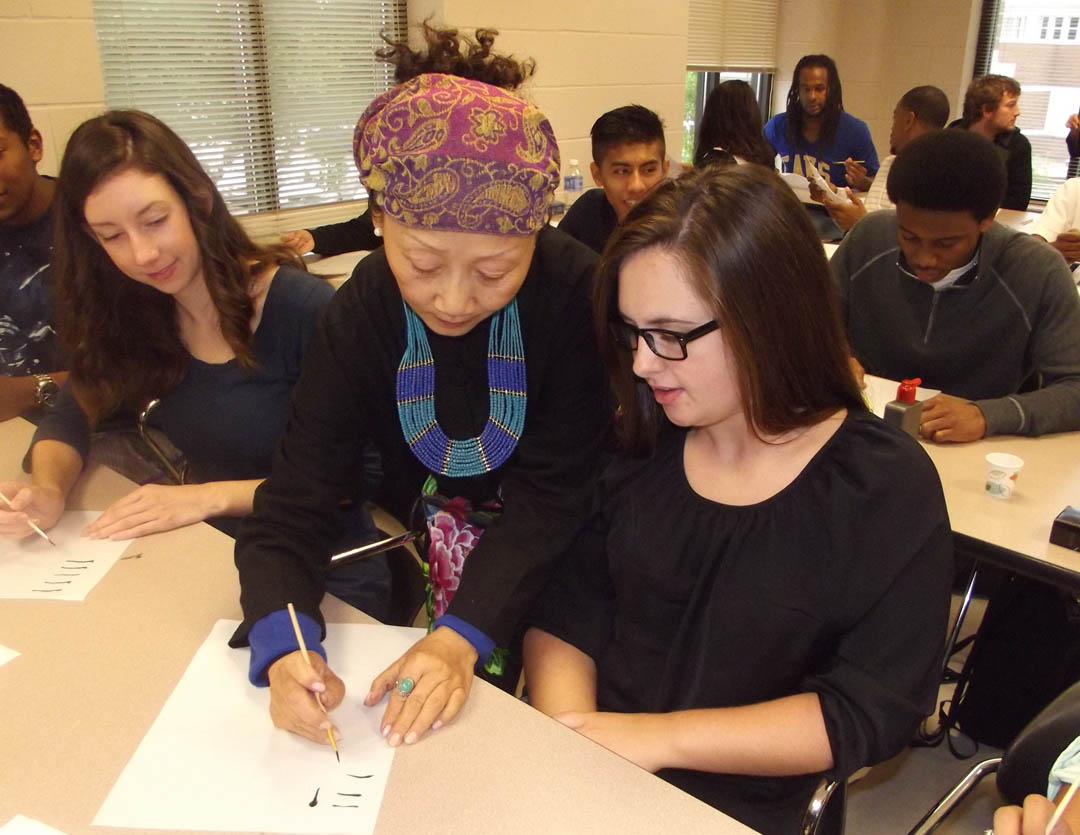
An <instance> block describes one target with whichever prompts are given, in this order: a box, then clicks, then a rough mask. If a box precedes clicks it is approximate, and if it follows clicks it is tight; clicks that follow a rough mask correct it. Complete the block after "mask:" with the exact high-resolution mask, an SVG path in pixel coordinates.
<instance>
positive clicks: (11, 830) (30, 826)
mask: <svg viewBox="0 0 1080 835" xmlns="http://www.w3.org/2000/svg"><path fill="white" fill-rule="evenodd" d="M0 835H64V833H63V832H61V831H60V830H59V829H53V828H52V827H51V826H47V825H45V824H43V823H42V822H41V821H36V820H34V819H33V818H27V817H24V816H22V815H16V816H15V817H13V818H12V819H11V820H9V821H8V822H7V823H5V824H4V825H3V826H0Z"/></svg>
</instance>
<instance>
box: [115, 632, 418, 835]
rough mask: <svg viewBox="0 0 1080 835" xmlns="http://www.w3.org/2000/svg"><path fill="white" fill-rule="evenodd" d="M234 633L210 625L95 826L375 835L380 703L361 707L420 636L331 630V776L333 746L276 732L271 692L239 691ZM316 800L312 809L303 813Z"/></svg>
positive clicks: (242, 653) (242, 656) (244, 660)
mask: <svg viewBox="0 0 1080 835" xmlns="http://www.w3.org/2000/svg"><path fill="white" fill-rule="evenodd" d="M237 626H238V623H237V621H227V620H220V621H218V622H217V623H216V624H215V625H214V628H213V630H211V632H210V636H209V637H208V638H207V639H206V641H205V642H204V643H203V645H202V647H200V648H199V650H198V652H197V653H196V654H195V657H194V659H193V660H192V662H191V664H190V666H188V668H187V671H186V672H185V673H184V676H183V678H181V679H180V683H179V684H177V686H176V689H175V690H174V691H173V692H172V695H171V696H170V697H169V699H168V701H167V702H166V703H165V707H164V708H162V711H161V713H160V714H158V717H157V719H156V720H155V722H154V724H153V726H152V727H151V728H150V731H149V732H148V733H147V735H146V736H145V737H143V741H142V743H141V744H140V745H139V747H138V749H137V750H136V751H135V755H134V756H133V757H132V758H131V761H130V762H129V763H128V764H127V766H126V767H125V769H124V771H123V773H122V774H121V775H120V778H119V779H118V780H117V781H116V783H115V785H114V786H113V788H112V791H110V792H109V796H108V797H107V798H106V799H105V803H104V804H102V807H101V809H99V810H98V813H97V816H96V817H95V818H94V825H95V826H119V827H125V828H132V829H195V830H207V831H222V832H289V833H299V835H308V833H310V835H320V833H326V834H327V835H354V834H355V833H365V832H371V831H373V830H374V828H375V820H376V818H377V817H378V814H379V805H380V804H381V803H382V796H383V792H384V791H385V789H386V778H387V776H388V775H389V773H390V765H391V763H392V762H393V757H394V749H393V748H391V747H390V746H388V745H387V744H386V740H384V739H383V738H382V736H381V735H380V734H379V720H380V719H381V718H382V714H383V710H384V708H385V705H386V703H385V700H384V701H383V702H381V703H380V704H378V705H376V706H375V707H371V708H368V707H364V705H363V697H364V695H365V694H366V693H367V688H368V685H369V684H370V683H371V680H372V679H373V678H374V677H375V676H376V675H378V674H379V673H380V672H382V670H383V669H384V668H385V667H387V666H388V665H389V664H390V663H391V662H393V661H394V660H395V659H396V658H397V657H398V656H399V655H401V654H402V653H403V652H404V651H405V650H406V649H408V648H409V647H410V646H411V645H412V644H413V643H415V642H416V641H417V640H418V639H419V638H420V637H422V636H423V634H424V630H422V629H406V628H403V627H396V626H379V625H367V624H330V625H329V626H328V628H327V632H328V637H327V641H326V643H325V644H324V646H325V647H326V651H327V653H328V655H329V658H330V665H331V667H332V668H333V670H334V672H336V673H337V674H338V675H339V676H340V677H341V678H342V680H343V681H344V682H345V686H346V694H345V701H344V702H343V703H342V704H341V705H340V706H339V707H338V708H337V710H335V711H334V712H333V714H332V715H333V719H334V724H335V725H337V726H338V728H340V729H341V740H340V742H339V743H338V750H339V751H340V752H341V763H340V764H339V763H338V762H337V760H336V758H335V757H334V753H333V751H332V750H331V749H330V746H329V745H318V744H316V743H314V742H310V741H309V740H306V739H303V738H301V737H299V736H296V735H294V734H291V733H287V732H286V731H282V730H278V729H276V728H274V726H273V724H272V723H271V721H270V715H269V712H268V705H269V703H270V691H269V690H268V689H266V688H256V687H252V686H251V685H250V684H249V683H248V682H247V665H248V656H249V652H248V650H246V649H244V650H235V649H230V648H229V647H228V645H227V641H228V640H229V637H230V636H231V635H232V633H233V632H234V631H235V629H236V627H237ZM351 775H360V776H351ZM364 775H371V776H364ZM316 789H318V790H319V794H318V803H317V805H315V806H311V805H310V804H311V801H312V799H313V798H314V796H315V790H316ZM353 795H359V796H358V797H354V796H353Z"/></svg>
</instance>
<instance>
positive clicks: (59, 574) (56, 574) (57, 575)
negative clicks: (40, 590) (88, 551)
mask: <svg viewBox="0 0 1080 835" xmlns="http://www.w3.org/2000/svg"><path fill="white" fill-rule="evenodd" d="M53 577H82V575H81V574H64V573H63V572H60V571H57V572H56V573H55V574H53Z"/></svg>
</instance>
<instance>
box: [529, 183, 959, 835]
mask: <svg viewBox="0 0 1080 835" xmlns="http://www.w3.org/2000/svg"><path fill="white" fill-rule="evenodd" d="M595 315H596V317H597V321H598V322H603V323H605V327H604V333H603V334H602V338H603V352H604V355H605V359H606V362H607V364H608V368H609V371H610V373H611V375H612V382H613V386H614V389H615V392H616V395H617V398H618V401H619V403H620V405H621V407H622V411H621V416H620V419H619V430H620V434H621V437H622V441H623V442H624V452H623V454H622V455H620V456H619V457H617V458H616V459H615V460H614V462H613V463H612V464H611V465H610V466H609V467H608V469H607V470H606V472H605V473H604V475H603V476H602V478H601V480H600V484H599V490H598V494H597V500H596V502H595V506H594V511H593V516H592V519H591V522H590V523H589V524H588V525H587V526H586V529H585V531H584V532H583V533H582V535H581V536H580V537H579V538H578V540H577V541H576V543H575V544H574V545H573V546H572V547H571V548H570V550H569V552H568V553H567V556H566V559H565V560H564V563H563V564H562V566H561V567H560V568H559V569H558V570H557V572H556V574H555V575H554V578H553V579H552V581H551V583H550V585H549V586H548V587H547V588H546V589H545V591H544V592H543V593H542V594H541V596H540V597H539V599H538V602H537V604H536V606H535V607H534V611H533V613H532V616H531V618H530V622H531V624H532V627H533V628H532V629H530V631H529V632H528V633H527V635H526V638H525V668H526V683H527V688H528V692H529V696H530V700H531V702H532V704H533V705H535V706H536V707H537V708H539V709H540V710H542V711H544V712H546V713H548V714H551V715H553V716H555V717H557V718H558V719H559V720H560V721H562V722H563V723H565V724H566V725H568V726H570V727H572V728H575V729H576V730H578V731H579V732H581V733H583V734H585V735H587V736H589V737H590V738H592V739H593V740H595V741H597V742H599V743H600V744H602V745H604V746H606V747H608V748H610V749H612V750H614V751H615V752H617V753H619V754H621V755H623V756H625V757H626V758H628V759H630V760H632V761H633V762H635V763H637V764H638V765H640V766H642V767H644V768H647V769H649V770H651V771H654V772H656V773H657V774H659V776H661V777H663V778H664V779H666V780H668V781H670V782H672V783H674V784H675V785H677V786H679V787H681V788H683V789H684V790H686V791H688V792H690V793H692V794H694V795H696V796H698V797H700V798H701V799H702V800H704V801H706V802H707V803H710V804H712V805H714V806H716V807H718V808H720V809H722V810H723V811H725V812H727V813H728V814H731V815H733V816H734V817H736V818H739V819H741V820H743V821H744V822H746V823H747V824H749V825H750V826H752V827H753V828H755V829H757V830H760V831H762V832H794V831H797V829H798V823H799V821H800V819H801V815H802V813H803V812H804V811H805V809H806V806H807V802H808V800H809V798H810V795H811V793H812V792H813V790H814V788H815V787H816V785H817V783H818V782H819V780H820V778H821V775H822V774H827V775H831V776H833V777H835V778H838V779H843V778H845V777H846V776H848V775H849V774H851V773H852V772H853V771H855V770H856V769H857V768H859V767H861V766H863V765H866V764H868V763H872V762H876V761H879V760H882V759H885V758H886V757H889V756H891V755H893V754H895V753H896V752H898V751H899V750H900V749H902V748H903V747H904V745H905V743H906V742H907V740H908V739H909V737H910V735H911V733H912V731H913V730H914V729H915V727H916V725H917V723H918V721H919V720H920V719H921V718H922V717H923V716H924V715H925V714H926V713H928V712H929V711H930V709H931V708H932V706H933V697H934V694H935V693H936V687H937V681H936V678H937V676H936V673H937V664H938V663H939V657H938V656H939V654H940V651H941V646H942V643H943V640H944V635H945V627H946V619H947V616H948V611H949V583H950V578H951V572H950V561H951V557H950V554H951V542H950V534H949V524H948V518H947V516H946V511H945V503H944V498H943V496H942V491H941V486H940V483H939V481H938V477H937V473H936V471H935V470H934V466H933V464H932V463H931V461H930V459H929V458H928V457H927V456H926V454H925V453H924V452H923V451H922V449H921V448H920V447H919V445H918V443H917V442H915V441H913V440H912V439H910V438H908V437H906V436H904V435H903V434H902V433H900V432H898V431H896V430H894V429H893V428H891V427H889V426H887V425H886V424H885V423H884V422H882V421H880V420H878V419H877V418H876V417H874V416H873V415H871V414H869V413H868V412H867V409H866V406H865V404H864V403H863V401H862V398H861V396H860V392H859V389H858V388H857V386H856V384H855V381H854V380H853V378H852V373H851V371H850V369H849V367H848V363H847V355H848V352H847V346H846V341H845V338H844V334H843V331H842V327H841V324H840V320H839V318H838V315H837V310H836V304H835V301H834V297H833V289H832V285H831V281H830V276H829V269H828V265H827V264H826V262H825V258H824V255H823V253H822V250H821V245H820V244H819V243H818V240H817V237H816V236H815V234H814V230H813V227H812V226H811V224H810V221H809V218H808V217H807V216H806V212H805V211H804V210H803V209H802V207H801V206H800V205H799V203H798V201H797V200H796V199H795V198H794V196H793V195H792V194H791V191H790V189H788V188H787V187H786V186H785V185H784V184H783V183H782V181H781V180H780V179H779V177H777V175H776V174H775V173H774V172H771V171H768V170H765V169H762V168H758V167H757V166H738V167H729V168H725V169H719V170H717V169H713V170H706V171H701V172H696V173H693V174H691V175H689V176H688V177H686V178H683V179H680V180H678V181H674V182H668V183H664V184H662V185H661V186H660V187H658V189H657V191H656V192H654V193H653V195H651V196H650V197H649V198H648V199H647V200H646V201H645V202H643V203H642V204H641V205H640V206H639V207H637V208H636V209H635V211H634V213H632V214H631V215H629V216H628V219H627V221H626V223H625V224H624V225H623V226H621V227H620V229H619V230H618V232H617V235H616V237H615V238H614V239H613V241H612V243H611V244H610V246H609V248H608V251H607V253H606V255H605V258H604V260H603V261H602V262H601V266H600V268H599V273H598V285H597V288H596V294H595Z"/></svg>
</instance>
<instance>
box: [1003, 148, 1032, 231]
mask: <svg viewBox="0 0 1080 835" xmlns="http://www.w3.org/2000/svg"><path fill="white" fill-rule="evenodd" d="M1006 175H1007V176H1006V180H1007V183H1006V186H1005V197H1004V198H1003V199H1002V201H1001V206H1002V208H1005V209H1018V210H1019V211H1021V212H1026V211H1027V207H1028V202H1030V200H1031V143H1030V142H1028V139H1027V137H1026V136H1024V135H1023V134H1021V133H1017V134H1016V135H1015V136H1014V137H1013V147H1012V149H1011V151H1010V153H1009V162H1008V170H1007V172H1006Z"/></svg>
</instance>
